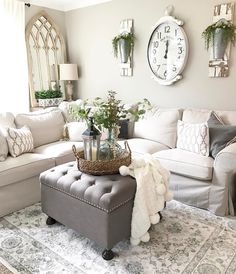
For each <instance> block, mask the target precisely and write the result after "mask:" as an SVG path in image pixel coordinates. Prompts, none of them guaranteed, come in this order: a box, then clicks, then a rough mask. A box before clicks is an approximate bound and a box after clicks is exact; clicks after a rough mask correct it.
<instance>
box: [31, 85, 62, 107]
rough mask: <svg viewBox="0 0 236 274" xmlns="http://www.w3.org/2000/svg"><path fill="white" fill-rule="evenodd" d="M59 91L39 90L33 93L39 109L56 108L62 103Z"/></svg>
mask: <svg viewBox="0 0 236 274" xmlns="http://www.w3.org/2000/svg"><path fill="white" fill-rule="evenodd" d="M62 96H63V94H62V92H61V90H59V89H58V90H40V91H35V98H36V99H37V101H38V103H39V106H40V107H44V108H45V107H52V106H58V105H59V104H60V103H61V102H62V101H63V99H62Z"/></svg>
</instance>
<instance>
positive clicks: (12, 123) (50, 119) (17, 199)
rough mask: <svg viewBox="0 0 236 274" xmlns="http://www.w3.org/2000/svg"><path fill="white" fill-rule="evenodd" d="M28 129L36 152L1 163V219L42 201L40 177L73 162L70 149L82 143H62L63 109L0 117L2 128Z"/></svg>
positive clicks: (1, 115)
mask: <svg viewBox="0 0 236 274" xmlns="http://www.w3.org/2000/svg"><path fill="white" fill-rule="evenodd" d="M25 125H27V126H28V127H29V128H30V130H31V133H32V135H33V141H34V151H33V152H32V153H24V154H21V155H20V156H18V157H15V158H14V157H11V156H10V155H9V156H8V157H7V159H6V160H5V161H2V162H0V217H1V216H3V215H6V214H8V213H10V212H14V211H16V210H18V209H21V208H24V207H26V206H28V205H31V204H33V203H36V202H38V201H40V185H39V174H40V173H41V172H42V171H45V170H47V169H49V168H51V167H54V166H56V165H59V164H62V163H66V162H68V161H73V160H74V159H75V158H74V155H73V154H72V150H71V147H72V145H73V144H75V145H76V147H77V148H78V149H80V148H81V147H82V142H70V141H63V140H62V139H63V129H64V125H65V121H64V117H63V114H62V112H61V110H60V109H57V108H52V109H47V110H45V111H40V112H31V113H25V114H18V115H16V116H15V117H14V116H13V114H12V113H1V114H0V128H5V127H11V128H15V127H17V128H21V127H22V126H25Z"/></svg>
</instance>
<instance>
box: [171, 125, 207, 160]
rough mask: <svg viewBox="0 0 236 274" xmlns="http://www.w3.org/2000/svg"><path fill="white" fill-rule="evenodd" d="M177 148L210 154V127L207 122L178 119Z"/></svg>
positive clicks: (204, 154) (205, 154)
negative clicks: (194, 122) (186, 121)
mask: <svg viewBox="0 0 236 274" xmlns="http://www.w3.org/2000/svg"><path fill="white" fill-rule="evenodd" d="M176 147H177V148H180V149H183V150H187V151H191V152H194V153H197V154H200V155H202V156H209V128H208V125H207V123H200V124H190V123H185V122H183V121H178V129H177V146H176Z"/></svg>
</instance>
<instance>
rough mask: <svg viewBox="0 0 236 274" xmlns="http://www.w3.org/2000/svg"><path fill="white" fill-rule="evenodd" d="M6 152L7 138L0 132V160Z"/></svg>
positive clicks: (4, 158)
mask: <svg viewBox="0 0 236 274" xmlns="http://www.w3.org/2000/svg"><path fill="white" fill-rule="evenodd" d="M7 154H8V146H7V140H6V138H5V137H4V136H3V134H1V132H0V162H3V161H5V160H6V158H7Z"/></svg>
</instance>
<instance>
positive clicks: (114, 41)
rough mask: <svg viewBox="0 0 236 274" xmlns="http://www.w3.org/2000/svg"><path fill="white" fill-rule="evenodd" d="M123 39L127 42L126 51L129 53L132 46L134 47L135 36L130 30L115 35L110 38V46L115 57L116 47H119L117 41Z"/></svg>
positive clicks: (116, 55)
mask: <svg viewBox="0 0 236 274" xmlns="http://www.w3.org/2000/svg"><path fill="white" fill-rule="evenodd" d="M122 39H123V40H125V41H126V42H127V43H126V45H127V52H128V53H129V55H130V53H131V52H132V50H133V48H134V40H135V36H134V34H133V33H132V32H129V33H121V34H119V35H117V36H115V37H114V38H113V39H112V46H113V53H114V56H115V57H116V58H117V57H118V47H119V41H120V40H122Z"/></svg>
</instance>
